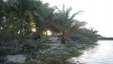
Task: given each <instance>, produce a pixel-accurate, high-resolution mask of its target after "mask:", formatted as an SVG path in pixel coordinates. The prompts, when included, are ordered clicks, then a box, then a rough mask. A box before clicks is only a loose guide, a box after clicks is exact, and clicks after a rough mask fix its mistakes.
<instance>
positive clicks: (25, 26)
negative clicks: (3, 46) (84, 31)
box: [0, 0, 86, 43]
mask: <svg viewBox="0 0 113 64" xmlns="http://www.w3.org/2000/svg"><path fill="white" fill-rule="evenodd" d="M0 3H1V4H0V28H1V31H2V32H8V31H9V32H11V33H12V35H13V36H12V37H13V38H15V37H16V38H17V37H18V38H19V37H20V39H21V38H22V39H23V38H31V35H33V34H35V36H36V35H37V37H38V38H40V37H41V36H44V35H43V31H46V30H48V29H49V30H51V31H52V32H56V33H61V34H62V35H61V42H62V43H63V42H64V37H65V36H66V35H67V34H69V33H70V32H72V31H73V32H74V31H76V30H78V29H79V28H81V27H82V26H84V25H85V24H86V23H85V22H80V21H78V20H76V19H74V17H75V16H76V15H78V14H79V13H80V12H82V11H78V12H76V13H74V14H73V15H72V16H70V12H71V10H72V9H71V8H68V9H65V6H63V8H62V10H59V9H58V8H57V7H49V4H48V3H42V2H41V1H39V0H7V1H4V0H1V1H0ZM11 33H10V34H11ZM1 35H2V34H1ZM20 35H21V36H20ZM3 36H4V35H3ZM33 37H34V36H33Z"/></svg>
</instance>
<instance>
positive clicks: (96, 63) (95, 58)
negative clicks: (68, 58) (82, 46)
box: [72, 41, 113, 64]
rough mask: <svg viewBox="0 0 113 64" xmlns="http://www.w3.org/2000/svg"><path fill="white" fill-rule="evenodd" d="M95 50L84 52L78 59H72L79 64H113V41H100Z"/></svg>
mask: <svg viewBox="0 0 113 64" xmlns="http://www.w3.org/2000/svg"><path fill="white" fill-rule="evenodd" d="M98 44H99V45H97V46H96V47H95V48H90V49H88V50H85V51H84V52H83V55H81V56H80V57H78V58H72V60H73V61H74V62H75V63H76V62H80V63H78V64H113V41H98Z"/></svg>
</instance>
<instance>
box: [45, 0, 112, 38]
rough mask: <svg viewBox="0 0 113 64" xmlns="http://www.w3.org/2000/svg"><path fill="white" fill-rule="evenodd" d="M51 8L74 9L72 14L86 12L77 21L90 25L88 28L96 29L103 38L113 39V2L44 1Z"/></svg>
mask: <svg viewBox="0 0 113 64" xmlns="http://www.w3.org/2000/svg"><path fill="white" fill-rule="evenodd" d="M43 2H44V3H47V2H48V3H49V4H50V6H58V7H59V8H61V7H62V6H63V4H64V5H65V7H67V8H68V7H72V9H73V10H72V13H75V12H77V11H80V10H82V11H84V12H83V13H81V14H80V15H78V16H76V17H75V19H78V20H80V21H85V22H87V23H88V25H87V26H86V27H87V28H90V27H92V28H94V29H95V30H97V31H99V32H98V33H99V34H100V35H102V36H106V37H113V30H112V27H113V18H112V17H113V1H112V0H55V1H54V0H43Z"/></svg>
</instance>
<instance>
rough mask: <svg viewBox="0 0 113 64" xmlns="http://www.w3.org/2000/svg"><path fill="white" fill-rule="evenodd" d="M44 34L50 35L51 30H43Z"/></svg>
mask: <svg viewBox="0 0 113 64" xmlns="http://www.w3.org/2000/svg"><path fill="white" fill-rule="evenodd" d="M43 34H44V35H47V36H51V35H52V32H51V31H50V30H47V31H45V32H43Z"/></svg>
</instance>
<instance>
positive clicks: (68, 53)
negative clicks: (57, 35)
mask: <svg viewBox="0 0 113 64" xmlns="http://www.w3.org/2000/svg"><path fill="white" fill-rule="evenodd" d="M78 55H80V52H79V51H78V50H77V49H76V48H75V47H70V48H67V47H66V46H64V45H60V46H59V45H58V46H56V47H53V46H52V47H51V48H49V49H46V50H43V51H42V50H40V52H39V53H38V55H37V58H36V59H34V60H29V61H28V62H27V63H28V64H32V63H36V64H65V63H66V61H67V60H68V59H70V58H71V57H73V56H78ZM30 62H31V63H30Z"/></svg>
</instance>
